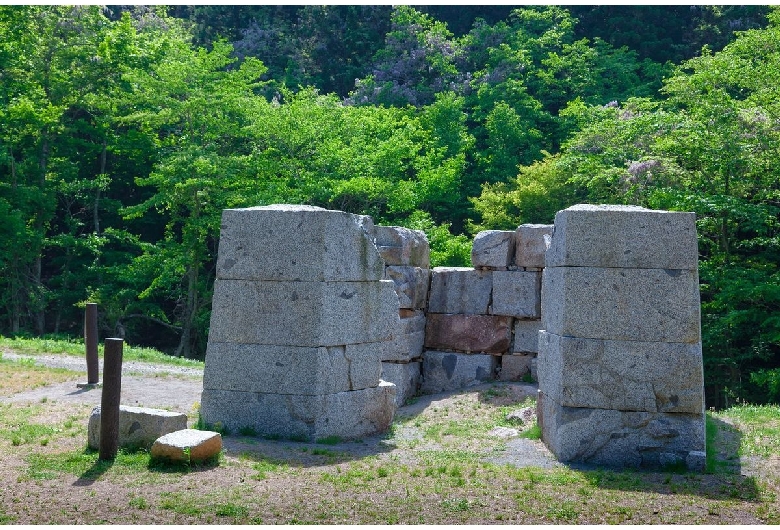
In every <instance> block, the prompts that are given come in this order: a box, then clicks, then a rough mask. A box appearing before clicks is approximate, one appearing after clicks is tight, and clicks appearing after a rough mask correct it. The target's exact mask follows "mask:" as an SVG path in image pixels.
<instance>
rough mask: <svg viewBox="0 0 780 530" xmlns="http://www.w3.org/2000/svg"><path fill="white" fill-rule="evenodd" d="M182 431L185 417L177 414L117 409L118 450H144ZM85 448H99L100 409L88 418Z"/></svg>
mask: <svg viewBox="0 0 780 530" xmlns="http://www.w3.org/2000/svg"><path fill="white" fill-rule="evenodd" d="M186 428H187V415H186V414H183V413H181V412H170V411H167V410H161V409H150V408H146V407H130V406H127V405H120V406H119V444H118V445H119V447H130V448H140V447H143V448H146V449H148V448H149V447H151V445H152V444H153V443H154V441H155V440H156V439H157V438H159V437H160V436H162V435H164V434H168V433H170V432H173V431H178V430H181V429H186ZM87 445H88V446H89V447H90V448H92V449H99V448H100V407H95V408H94V409H92V413H91V414H90V415H89V423H88V424H87Z"/></svg>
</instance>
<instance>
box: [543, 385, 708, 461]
mask: <svg viewBox="0 0 780 530" xmlns="http://www.w3.org/2000/svg"><path fill="white" fill-rule="evenodd" d="M537 411H538V417H539V425H540V426H541V429H542V439H543V440H544V442H545V443H546V444H547V447H548V448H549V449H550V451H552V453H553V454H554V455H555V456H556V457H557V458H558V459H559V460H561V461H562V462H579V463H585V464H595V465H602V466H608V467H618V468H623V467H634V468H641V467H644V468H657V467H662V466H665V465H668V464H672V463H676V462H687V460H688V458H689V455H691V453H692V452H704V451H705V443H706V442H705V427H704V425H705V423H704V421H705V420H704V413H699V414H671V413H666V412H644V411H636V412H635V411H622V410H607V409H591V408H577V407H565V406H563V405H561V404H559V403H557V402H556V401H555V400H554V399H552V398H551V397H550V396H548V395H546V394H544V393H543V392H540V394H539V398H538V401H537ZM693 456H695V455H693ZM692 458H693V457H692Z"/></svg>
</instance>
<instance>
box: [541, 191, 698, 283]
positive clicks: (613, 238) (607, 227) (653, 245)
mask: <svg viewBox="0 0 780 530" xmlns="http://www.w3.org/2000/svg"><path fill="white" fill-rule="evenodd" d="M698 257H699V252H698V241H697V238H696V214H694V213H692V212H667V211H662V210H648V209H646V208H642V207H639V206H618V205H593V204H577V205H575V206H571V207H570V208H567V209H565V210H561V211H559V212H558V213H557V214H556V215H555V233H554V234H553V237H552V242H551V244H550V249H549V250H548V251H547V254H546V258H545V265H546V266H547V267H618V268H642V269H685V270H696V269H697V267H698Z"/></svg>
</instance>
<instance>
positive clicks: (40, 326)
mask: <svg viewBox="0 0 780 530" xmlns="http://www.w3.org/2000/svg"><path fill="white" fill-rule="evenodd" d="M48 160H49V140H48V138H46V137H45V136H44V138H43V143H42V145H41V158H40V176H39V180H38V184H39V186H40V189H41V193H45V191H46V166H47V164H48ZM37 225H38V226H37V228H38V230H39V231H40V234H41V239H43V235H44V233H43V232H44V224H43V221H42V220H40V219H39V220H38V222H37ZM42 252H43V249H40V250H39V251H38V255H37V256H36V257H35V264H34V266H33V282H34V283H35V285H36V286H37V287H38V295H37V296H38V297H40V298H41V299H40V300H38V304H37V305H38V307H36V310H35V334H36V335H39V336H40V335H43V334H44V333H45V332H46V304H45V303H44V301H43V260H42V256H41V254H42Z"/></svg>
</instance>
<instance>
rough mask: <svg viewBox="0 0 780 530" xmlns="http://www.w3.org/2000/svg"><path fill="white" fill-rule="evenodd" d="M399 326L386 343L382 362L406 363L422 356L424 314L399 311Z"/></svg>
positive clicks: (421, 312)
mask: <svg viewBox="0 0 780 530" xmlns="http://www.w3.org/2000/svg"><path fill="white" fill-rule="evenodd" d="M400 313H401V314H400V315H399V316H400V317H401V320H400V322H401V323H400V326H399V329H397V330H396V333H395V334H394V336H393V340H392V341H391V342H389V343H387V345H386V347H385V349H384V353H383V354H382V360H383V361H400V362H407V361H411V360H412V359H417V358H419V357H420V356H421V355H422V352H423V348H424V345H425V322H426V318H425V313H424V312H423V311H406V310H403V309H402V310H401V311H400Z"/></svg>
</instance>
